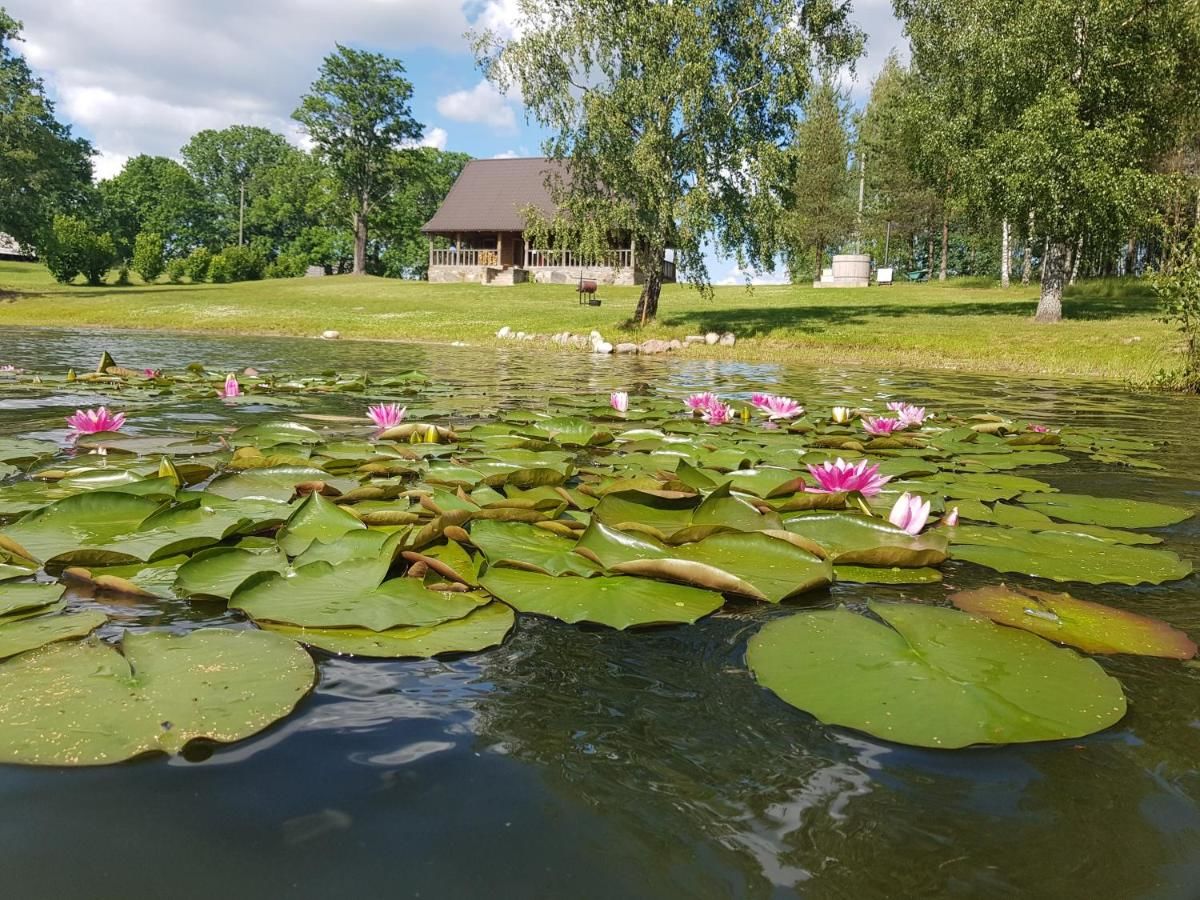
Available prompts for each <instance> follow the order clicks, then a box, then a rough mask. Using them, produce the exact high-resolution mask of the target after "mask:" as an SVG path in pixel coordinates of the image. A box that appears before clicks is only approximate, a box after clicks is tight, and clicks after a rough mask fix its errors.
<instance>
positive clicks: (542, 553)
mask: <svg viewBox="0 0 1200 900" xmlns="http://www.w3.org/2000/svg"><path fill="white" fill-rule="evenodd" d="M471 543H472V544H474V545H475V546H476V547H478V548H479V549H480V550H482V551H483V555H484V556H485V557H486V558H487V561H488V565H491V566H511V567H513V568H517V569H528V570H530V571H533V572H543V573H545V574H547V575H568V574H569V575H582V576H583V577H585V578H586V577H587V576H589V575H594V574H596V573H597V572H598V571H599V567H598V566H597V565H596V564H595V563H593V562H592V561H590V560H588V559H585V558H584V557H582V556H580V555H579V554H578V553H576V552H575V541H573V540H571V539H569V538H564V537H560V536H559V535H557V534H554V533H552V532H550V531H547V530H545V529H544V528H538V527H537V526H535V525H527V524H525V523H523V522H498V521H494V520H490V519H484V520H481V521H478V522H472V523H471Z"/></svg>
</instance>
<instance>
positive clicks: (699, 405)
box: [683, 391, 721, 413]
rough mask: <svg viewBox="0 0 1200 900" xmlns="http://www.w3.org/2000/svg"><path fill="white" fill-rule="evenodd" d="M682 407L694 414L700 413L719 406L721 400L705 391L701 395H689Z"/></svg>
mask: <svg viewBox="0 0 1200 900" xmlns="http://www.w3.org/2000/svg"><path fill="white" fill-rule="evenodd" d="M683 405H684V406H686V407H687V408H688V409H690V410H691V411H692V412H694V413H696V412H699V413H702V412H704V411H705V410H707V409H709V407H713V406H720V405H721V398H720V397H718V396H717V395H716V394H714V393H712V392H710V391H705V392H704V393H703V394H691V395H689V396H688V397H686V398H685V399H684V401H683Z"/></svg>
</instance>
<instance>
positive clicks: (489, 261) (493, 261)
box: [429, 249, 500, 266]
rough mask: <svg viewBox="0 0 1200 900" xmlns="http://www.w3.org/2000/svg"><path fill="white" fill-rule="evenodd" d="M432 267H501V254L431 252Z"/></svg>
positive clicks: (452, 251) (480, 251)
mask: <svg viewBox="0 0 1200 900" xmlns="http://www.w3.org/2000/svg"><path fill="white" fill-rule="evenodd" d="M429 264H430V265H431V266H499V265H500V254H499V253H497V252H496V251H495V250H452V249H434V250H430V251H429Z"/></svg>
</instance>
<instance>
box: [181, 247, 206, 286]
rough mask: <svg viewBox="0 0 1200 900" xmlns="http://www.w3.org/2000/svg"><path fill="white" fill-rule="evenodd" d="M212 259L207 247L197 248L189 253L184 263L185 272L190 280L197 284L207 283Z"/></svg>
mask: <svg viewBox="0 0 1200 900" xmlns="http://www.w3.org/2000/svg"><path fill="white" fill-rule="evenodd" d="M212 258H213V257H212V254H211V253H210V252H209V251H208V248H206V247H197V248H196V249H195V250H193V251H192V252H191V253H189V254H188V256H187V259H185V260H184V261H183V271H184V274H185V275H187V277H188V280H189V281H192V282H195V283H199V282H201V281H207V280H208V277H209V267H210V266H211V265H212Z"/></svg>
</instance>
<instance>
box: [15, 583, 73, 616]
mask: <svg viewBox="0 0 1200 900" xmlns="http://www.w3.org/2000/svg"><path fill="white" fill-rule="evenodd" d="M62 595H63V586H62V585H61V584H35V583H33V582H26V583H22V584H0V616H7V615H10V614H12V613H19V612H26V611H27V610H31V609H38V608H39V607H43V606H49V605H50V604H51V603H55V602H57V601H58V599H59V598H60V597H62Z"/></svg>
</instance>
